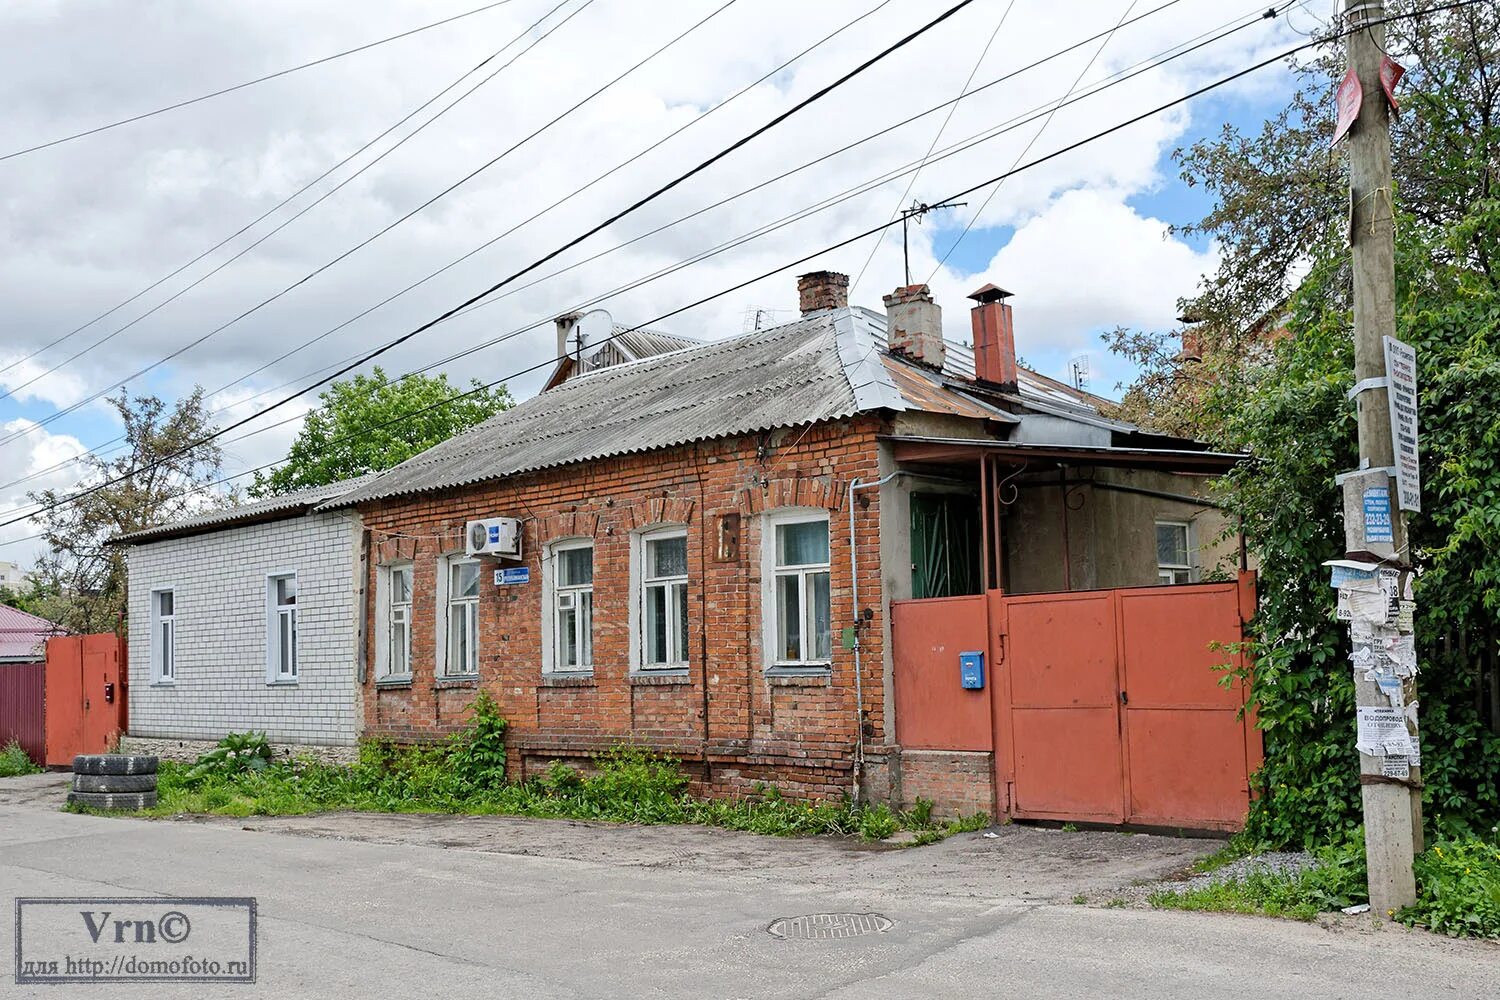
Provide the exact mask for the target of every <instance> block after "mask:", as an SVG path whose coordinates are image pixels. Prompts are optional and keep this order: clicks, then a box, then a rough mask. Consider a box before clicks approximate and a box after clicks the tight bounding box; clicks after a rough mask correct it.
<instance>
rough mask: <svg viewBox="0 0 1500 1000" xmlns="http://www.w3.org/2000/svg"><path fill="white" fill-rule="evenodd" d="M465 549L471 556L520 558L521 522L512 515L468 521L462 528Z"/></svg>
mask: <svg viewBox="0 0 1500 1000" xmlns="http://www.w3.org/2000/svg"><path fill="white" fill-rule="evenodd" d="M464 542H465V546H464V548H465V551H467V552H468V554H469V555H471V556H498V557H500V558H503V559H519V558H521V522H520V521H519V520H518V519H517V518H514V517H487V518H485V519H484V520H482V521H470V522H469V524H468V526H467V527H466V528H465V529H464Z"/></svg>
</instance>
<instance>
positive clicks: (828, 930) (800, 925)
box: [766, 913, 895, 941]
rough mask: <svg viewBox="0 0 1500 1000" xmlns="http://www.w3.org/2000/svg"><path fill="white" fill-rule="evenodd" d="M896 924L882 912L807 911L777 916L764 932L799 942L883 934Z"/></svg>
mask: <svg viewBox="0 0 1500 1000" xmlns="http://www.w3.org/2000/svg"><path fill="white" fill-rule="evenodd" d="M894 926H895V923H894V921H892V920H891V918H890V917H887V916H886V915H885V914H883V913H808V914H805V915H803V916H800V917H777V918H776V919H775V920H773V921H771V926H769V927H767V928H766V932H767V933H768V934H770V935H771V936H772V937H779V938H788V939H796V940H801V941H827V940H829V939H831V938H851V937H863V936H864V935H866V934H884V933H885V932H886V931H888V930H890V929H891V928H892V927H894Z"/></svg>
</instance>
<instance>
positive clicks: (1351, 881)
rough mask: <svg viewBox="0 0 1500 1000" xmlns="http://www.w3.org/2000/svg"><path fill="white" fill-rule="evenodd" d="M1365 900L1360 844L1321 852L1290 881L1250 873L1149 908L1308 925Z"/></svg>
mask: <svg viewBox="0 0 1500 1000" xmlns="http://www.w3.org/2000/svg"><path fill="white" fill-rule="evenodd" d="M1213 857H1214V856H1213V855H1210V858H1213ZM1206 860H1207V859H1206ZM1231 860H1234V859H1233V858H1227V859H1225V860H1223V861H1222V862H1221V863H1220V864H1219V865H1217V866H1216V867H1223V865H1224V864H1227V863H1228V862H1229V861H1231ZM1367 898H1368V896H1367V894H1366V888H1365V857H1364V842H1363V840H1362V839H1361V840H1357V841H1350V842H1349V843H1347V844H1343V845H1340V846H1338V847H1330V848H1324V849H1323V850H1321V851H1319V852H1318V860H1317V863H1316V864H1315V865H1314V866H1313V867H1312V868H1309V869H1307V870H1305V871H1302V872H1298V873H1297V874H1295V875H1287V874H1280V873H1276V872H1268V871H1265V872H1251V873H1250V874H1249V875H1246V876H1245V877H1243V878H1229V879H1225V880H1223V881H1218V882H1214V883H1212V884H1210V885H1207V886H1204V887H1201V888H1196V889H1185V890H1181V891H1179V890H1166V891H1163V892H1158V893H1154V894H1152V896H1151V897H1150V903H1151V905H1152V906H1154V907H1156V908H1157V909H1170V910H1199V911H1213V912H1218V913H1256V914H1261V915H1264V916H1268V917H1290V918H1291V919H1293V920H1311V919H1313V918H1314V917H1315V916H1317V915H1318V914H1319V913H1326V912H1328V911H1331V910H1337V909H1341V908H1343V907H1345V906H1351V905H1353V904H1355V903H1361V902H1364V901H1365V900H1366V899H1367Z"/></svg>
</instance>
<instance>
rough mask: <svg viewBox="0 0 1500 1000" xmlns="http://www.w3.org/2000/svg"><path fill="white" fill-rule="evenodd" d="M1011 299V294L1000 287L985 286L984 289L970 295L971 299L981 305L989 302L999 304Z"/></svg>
mask: <svg viewBox="0 0 1500 1000" xmlns="http://www.w3.org/2000/svg"><path fill="white" fill-rule="evenodd" d="M1010 297H1011V293H1010V292H1007V291H1006V290H1005V289H1003V288H1001V287H999V286H998V285H985V286H984V287H983V288H981V289H979V291H977V292H970V293H969V298H971V299H973V300H974V301H975V302H978V303H980V304H981V305H982V304H984V303H988V302H999V301H1001V300H1002V299H1008V298H1010Z"/></svg>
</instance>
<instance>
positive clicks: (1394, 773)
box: [1380, 756, 1411, 778]
mask: <svg viewBox="0 0 1500 1000" xmlns="http://www.w3.org/2000/svg"><path fill="white" fill-rule="evenodd" d="M1380 773H1381V774H1383V775H1385V776H1386V777H1387V778H1410V777H1411V761H1409V760H1407V759H1406V758H1405V757H1394V756H1386V757H1382V758H1380Z"/></svg>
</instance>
